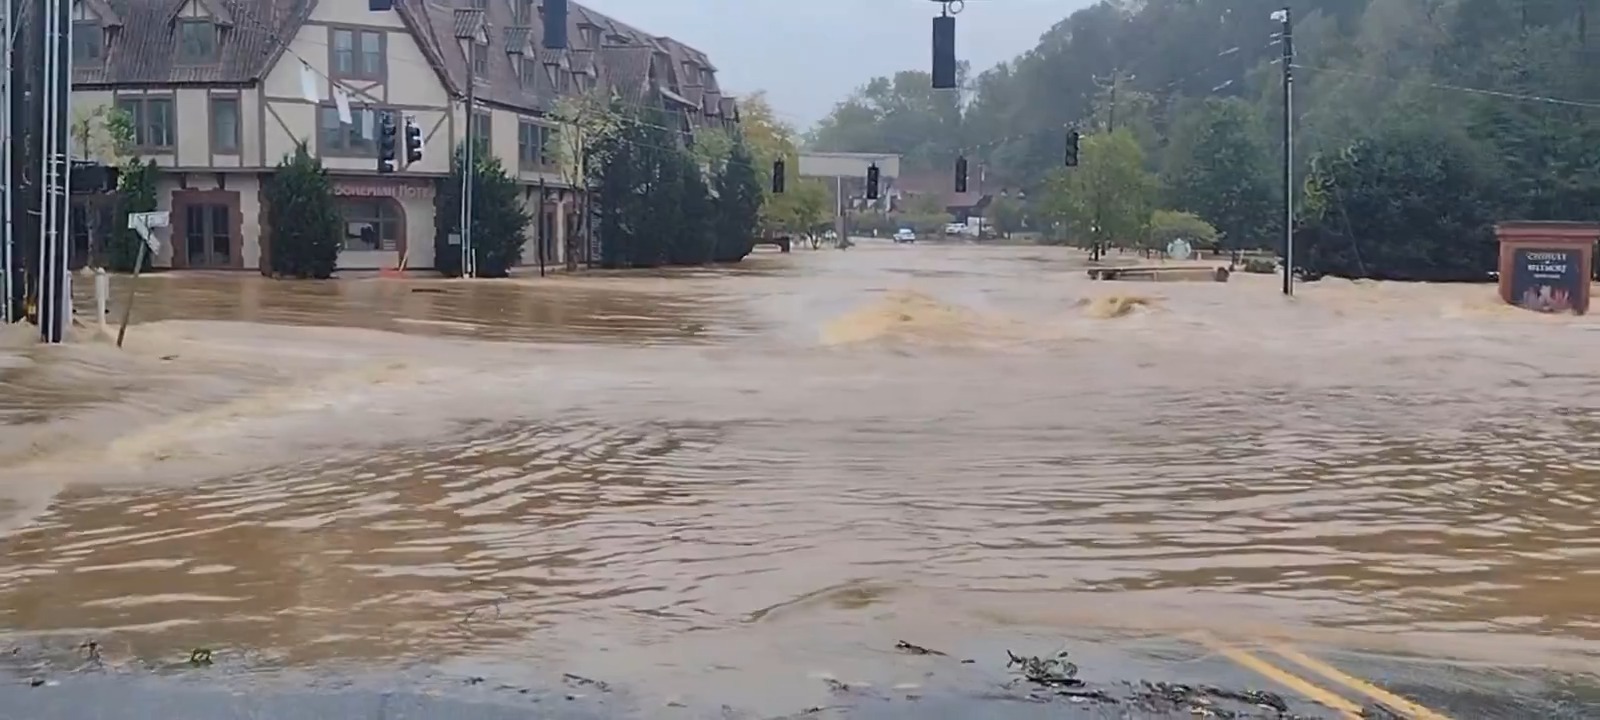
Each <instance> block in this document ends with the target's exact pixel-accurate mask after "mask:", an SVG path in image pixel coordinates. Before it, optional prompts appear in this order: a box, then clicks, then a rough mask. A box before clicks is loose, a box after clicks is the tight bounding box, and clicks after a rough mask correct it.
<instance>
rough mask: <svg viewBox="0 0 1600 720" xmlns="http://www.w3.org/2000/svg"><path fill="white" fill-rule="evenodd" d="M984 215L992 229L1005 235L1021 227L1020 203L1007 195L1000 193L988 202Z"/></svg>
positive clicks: (1009, 235) (1009, 234)
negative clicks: (987, 208)
mask: <svg viewBox="0 0 1600 720" xmlns="http://www.w3.org/2000/svg"><path fill="white" fill-rule="evenodd" d="M985 216H986V217H987V218H988V220H989V223H990V224H991V225H993V226H994V229H995V230H997V231H999V232H1000V233H1001V234H1002V235H1005V236H1006V237H1011V233H1014V232H1017V231H1018V230H1021V229H1022V203H1021V202H1020V201H1019V200H1017V199H1016V198H1013V197H1011V196H1009V195H1001V196H1000V197H997V198H995V199H994V201H993V202H991V203H989V210H988V212H987V213H986V214H985Z"/></svg>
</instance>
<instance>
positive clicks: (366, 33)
mask: <svg viewBox="0 0 1600 720" xmlns="http://www.w3.org/2000/svg"><path fill="white" fill-rule="evenodd" d="M383 45H384V38H383V33H381V32H377V31H375V30H341V29H338V28H335V29H334V30H333V43H332V49H333V74H334V76H335V77H347V78H360V79H363V80H382V79H384V70H385V68H384V61H383Z"/></svg>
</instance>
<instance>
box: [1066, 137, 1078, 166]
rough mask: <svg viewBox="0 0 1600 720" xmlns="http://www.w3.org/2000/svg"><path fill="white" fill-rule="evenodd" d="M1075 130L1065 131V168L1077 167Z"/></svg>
mask: <svg viewBox="0 0 1600 720" xmlns="http://www.w3.org/2000/svg"><path fill="white" fill-rule="evenodd" d="M1079 137H1080V136H1079V135H1078V131H1077V130H1068V131H1067V167H1077V166H1078V139H1079Z"/></svg>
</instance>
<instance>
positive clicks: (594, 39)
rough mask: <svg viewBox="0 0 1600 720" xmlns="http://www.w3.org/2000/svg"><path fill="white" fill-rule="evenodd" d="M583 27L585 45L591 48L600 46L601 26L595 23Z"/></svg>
mask: <svg viewBox="0 0 1600 720" xmlns="http://www.w3.org/2000/svg"><path fill="white" fill-rule="evenodd" d="M582 29H583V43H584V46H585V47H587V48H589V49H590V50H593V49H595V48H598V47H600V28H599V27H597V26H595V25H584V26H583V28H582Z"/></svg>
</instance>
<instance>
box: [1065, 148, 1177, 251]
mask: <svg viewBox="0 0 1600 720" xmlns="http://www.w3.org/2000/svg"><path fill="white" fill-rule="evenodd" d="M1153 186H1154V183H1153V181H1152V180H1151V178H1150V175H1149V173H1147V172H1145V169H1144V152H1143V151H1142V150H1140V149H1139V144H1138V143H1137V142H1136V141H1135V140H1134V139H1133V134H1132V133H1131V132H1129V131H1128V130H1126V129H1122V130H1117V131H1116V132H1113V133H1109V134H1102V135H1090V136H1087V137H1085V138H1084V139H1083V144H1082V153H1081V158H1080V165H1079V166H1078V167H1075V168H1059V169H1057V170H1056V171H1055V172H1053V173H1052V174H1051V176H1050V178H1049V180H1048V181H1047V182H1046V185H1045V190H1044V198H1043V200H1042V201H1041V207H1042V210H1043V214H1044V215H1045V216H1046V217H1047V218H1048V219H1049V220H1051V221H1052V222H1054V223H1057V224H1058V225H1059V226H1060V228H1061V230H1063V231H1064V232H1065V233H1066V236H1067V237H1068V238H1069V239H1071V240H1072V241H1075V242H1076V243H1077V244H1078V245H1079V246H1080V247H1085V248H1088V249H1089V251H1090V255H1091V257H1093V258H1099V257H1100V255H1101V254H1102V253H1103V252H1104V251H1105V249H1106V248H1108V247H1110V246H1111V245H1113V244H1116V243H1118V242H1127V243H1137V242H1139V241H1140V239H1141V238H1143V237H1144V235H1145V226H1146V224H1147V223H1148V222H1149V221H1150V196H1151V191H1152V189H1153Z"/></svg>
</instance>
